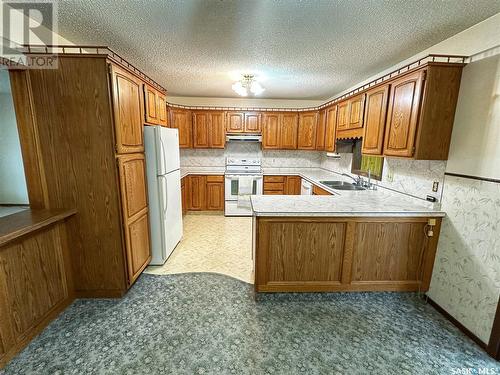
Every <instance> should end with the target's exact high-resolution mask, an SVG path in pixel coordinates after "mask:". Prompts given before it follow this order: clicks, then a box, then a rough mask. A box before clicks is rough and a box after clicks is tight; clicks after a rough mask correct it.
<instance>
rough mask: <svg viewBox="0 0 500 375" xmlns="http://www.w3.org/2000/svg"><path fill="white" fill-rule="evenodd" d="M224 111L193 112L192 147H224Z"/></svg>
mask: <svg viewBox="0 0 500 375" xmlns="http://www.w3.org/2000/svg"><path fill="white" fill-rule="evenodd" d="M225 140H226V137H225V134H224V112H213V111H207V112H193V147H194V148H224V145H225V143H226V141H225Z"/></svg>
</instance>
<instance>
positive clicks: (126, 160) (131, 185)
mask: <svg viewBox="0 0 500 375" xmlns="http://www.w3.org/2000/svg"><path fill="white" fill-rule="evenodd" d="M118 168H119V172H120V173H119V176H120V192H121V203H122V212H123V225H124V232H125V248H126V254H127V259H126V261H127V271H128V283H129V285H131V284H132V283H133V282H134V281H135V280H136V279H137V277H138V276H139V275H140V274H141V272H142V271H143V270H144V268H145V267H146V266H147V265H148V264H149V261H150V260H151V249H150V245H149V221H148V201H147V192H146V173H145V172H146V171H145V161H144V154H133V155H123V156H119V157H118Z"/></svg>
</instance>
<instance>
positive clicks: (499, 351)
mask: <svg viewBox="0 0 500 375" xmlns="http://www.w3.org/2000/svg"><path fill="white" fill-rule="evenodd" d="M486 351H487V352H488V354H489V355H490V356H492V357H493V358H495V359H496V360H498V361H500V297H499V299H498V304H497V312H496V314H495V319H494V320H493V327H491V335H490V341H489V343H488V346H487V348H486Z"/></svg>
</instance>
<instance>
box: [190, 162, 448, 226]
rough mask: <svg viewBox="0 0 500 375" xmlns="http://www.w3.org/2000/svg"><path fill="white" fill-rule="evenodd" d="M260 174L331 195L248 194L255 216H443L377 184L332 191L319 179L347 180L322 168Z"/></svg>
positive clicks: (203, 170) (220, 170)
mask: <svg viewBox="0 0 500 375" xmlns="http://www.w3.org/2000/svg"><path fill="white" fill-rule="evenodd" d="M263 172H264V175H287V176H288V175H297V176H300V177H302V178H304V179H306V180H308V181H309V182H312V183H313V184H315V185H317V186H320V187H321V188H323V189H325V190H327V191H328V192H330V193H332V195H252V196H251V202H252V209H253V212H254V215H255V216H342V217H345V216H351V217H353V216H372V217H375V216H377V217H381V216H385V217H389V216H392V217H400V216H407V217H417V216H420V217H443V216H445V215H446V214H445V212H443V211H440V210H439V209H437V208H436V207H435V204H434V203H431V202H426V201H424V200H421V199H418V198H413V197H411V196H408V195H405V194H402V193H397V192H394V191H391V190H388V189H384V188H382V187H379V188H378V189H377V190H363V191H345V190H333V189H331V188H329V187H328V186H325V185H323V184H321V183H320V181H323V180H343V181H351V180H350V179H348V178H346V177H344V176H342V175H341V174H339V173H335V172H331V171H328V170H325V169H322V168H266V167H264V168H263ZM187 174H224V167H183V168H181V176H185V175H187Z"/></svg>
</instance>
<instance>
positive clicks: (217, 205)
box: [207, 175, 224, 211]
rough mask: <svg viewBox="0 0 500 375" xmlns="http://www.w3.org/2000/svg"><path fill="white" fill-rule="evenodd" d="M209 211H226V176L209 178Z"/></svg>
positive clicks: (209, 176)
mask: <svg viewBox="0 0 500 375" xmlns="http://www.w3.org/2000/svg"><path fill="white" fill-rule="evenodd" d="M207 210H209V211H223V210H224V176H211V175H208V176H207Z"/></svg>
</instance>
